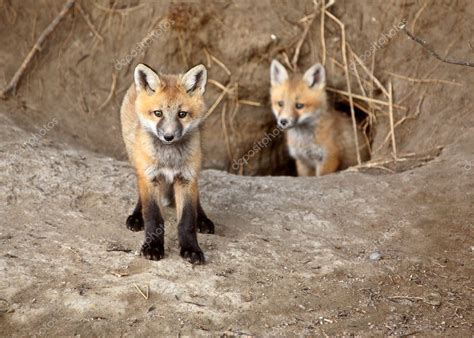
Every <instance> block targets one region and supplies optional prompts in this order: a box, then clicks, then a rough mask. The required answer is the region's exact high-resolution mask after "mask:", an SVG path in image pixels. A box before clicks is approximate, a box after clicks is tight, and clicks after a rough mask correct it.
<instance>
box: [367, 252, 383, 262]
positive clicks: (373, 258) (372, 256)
mask: <svg viewBox="0 0 474 338" xmlns="http://www.w3.org/2000/svg"><path fill="white" fill-rule="evenodd" d="M381 258H382V255H381V254H380V252H378V251H374V252H372V253H371V254H370V256H369V259H370V260H371V261H379V260H380V259H381Z"/></svg>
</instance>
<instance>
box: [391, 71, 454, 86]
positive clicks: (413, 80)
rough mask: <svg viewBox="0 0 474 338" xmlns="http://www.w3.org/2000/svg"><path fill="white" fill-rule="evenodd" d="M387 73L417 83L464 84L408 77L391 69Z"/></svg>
mask: <svg viewBox="0 0 474 338" xmlns="http://www.w3.org/2000/svg"><path fill="white" fill-rule="evenodd" d="M385 73H387V74H389V75H391V76H393V77H397V78H399V79H403V80H407V81H410V82H415V83H443V84H449V85H453V86H460V87H462V86H463V84H462V83H457V82H452V81H447V80H439V79H415V78H413V77H408V76H404V75H400V74H396V73H392V72H389V71H385Z"/></svg>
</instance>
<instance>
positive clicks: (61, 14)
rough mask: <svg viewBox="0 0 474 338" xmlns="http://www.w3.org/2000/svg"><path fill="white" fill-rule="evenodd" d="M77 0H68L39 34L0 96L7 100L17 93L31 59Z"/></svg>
mask: <svg viewBox="0 0 474 338" xmlns="http://www.w3.org/2000/svg"><path fill="white" fill-rule="evenodd" d="M75 2H76V0H68V1H67V2H66V3H65V4H64V6H63V8H62V9H61V12H59V14H58V15H57V16H56V17H55V18H54V20H53V21H51V23H50V24H49V25H48V27H46V29H45V30H44V31H43V32H42V33H41V35H40V36H39V38H38V40H36V43H35V44H34V46H33V48H32V49H31V50H30V52H29V53H28V55H27V56H26V58H25V60H24V61H23V63H22V64H21V66H20V68H18V70H17V71H16V73H15V75H13V78H12V79H11V81H10V83H9V84H8V85H7V86H6V87H5V89H4V90H3V91H2V92H1V93H0V98H1V99H3V100H5V99H6V98H7V97H8V95H9V94H10V93H11V92H12V91H13V94H15V93H16V88H17V86H18V82H19V81H20V79H21V77H22V76H23V73H24V72H25V70H26V68H27V67H28V65H29V64H30V62H31V60H32V59H33V57H34V56H35V55H36V53H37V52H40V51H41V47H42V45H43V43H44V41H45V40H46V38H47V37H48V36H49V35H50V34H51V33H52V32H53V31H54V29H55V28H56V27H57V25H58V24H59V23H60V22H61V20H62V19H63V18H64V17H65V16H66V14H67V13H68V12H69V10H70V9H71V8H73V6H74V4H75Z"/></svg>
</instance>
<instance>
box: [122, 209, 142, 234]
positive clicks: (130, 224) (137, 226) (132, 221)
mask: <svg viewBox="0 0 474 338" xmlns="http://www.w3.org/2000/svg"><path fill="white" fill-rule="evenodd" d="M126 224H127V229H129V230H131V231H141V230H143V228H144V226H145V222H143V217H142V214H141V213H133V214H131V215H130V216H128V218H127V222H126Z"/></svg>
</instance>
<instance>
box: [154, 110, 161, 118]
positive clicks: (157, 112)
mask: <svg viewBox="0 0 474 338" xmlns="http://www.w3.org/2000/svg"><path fill="white" fill-rule="evenodd" d="M153 114H155V116H156V117H162V116H163V112H162V111H161V110H155V111H153Z"/></svg>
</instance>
